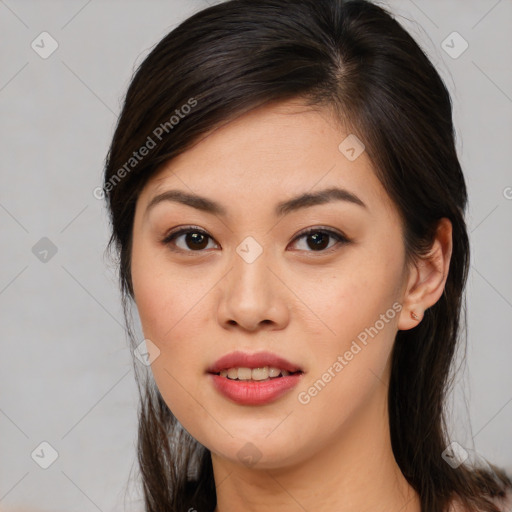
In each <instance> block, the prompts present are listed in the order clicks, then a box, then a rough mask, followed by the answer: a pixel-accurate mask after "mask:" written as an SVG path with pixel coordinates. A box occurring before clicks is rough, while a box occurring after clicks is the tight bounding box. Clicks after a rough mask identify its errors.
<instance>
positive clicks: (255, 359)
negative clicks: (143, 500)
mask: <svg viewBox="0 0 512 512" xmlns="http://www.w3.org/2000/svg"><path fill="white" fill-rule="evenodd" d="M264 366H273V367H275V368H279V369H281V370H286V371H288V372H290V373H292V374H293V375H287V376H286V377H277V378H273V379H270V380H266V381H264V382H263V381H240V380H231V379H228V378H227V377H221V376H220V375H217V373H219V372H220V371H221V370H228V369H229V368H262V367H264ZM207 372H208V373H209V374H210V376H209V377H210V378H211V379H212V384H213V385H214V387H215V388H216V389H217V391H219V392H220V393H221V394H222V395H224V396H225V397H226V398H229V399H230V400H232V401H233V402H235V403H238V404H244V405H262V404H265V403H269V402H273V401H274V400H277V399H278V398H279V397H280V396H282V395H283V394H285V393H286V392H287V391H289V390H290V389H292V388H293V387H295V386H296V385H297V384H298V383H299V381H300V379H301V378H302V375H303V373H304V372H303V371H302V370H301V369H300V368H299V366H297V365H295V364H293V363H291V362H290V361H288V360H286V359H284V358H282V357H279V356H276V355H275V354H272V353H271V352H258V353H256V354H246V353H245V352H240V351H236V352H231V353H230V354H227V355H225V356H223V357H221V358H220V359H219V360H217V361H216V362H215V363H214V364H213V365H211V366H210V367H209V368H208V370H207ZM295 372H298V373H295Z"/></svg>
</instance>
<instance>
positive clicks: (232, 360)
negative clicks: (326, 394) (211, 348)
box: [206, 351, 303, 373]
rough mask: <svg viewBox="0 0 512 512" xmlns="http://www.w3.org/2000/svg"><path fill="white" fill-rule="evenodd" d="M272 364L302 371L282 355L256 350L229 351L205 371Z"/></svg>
mask: <svg viewBox="0 0 512 512" xmlns="http://www.w3.org/2000/svg"><path fill="white" fill-rule="evenodd" d="M264 366H273V367H275V368H279V369H281V370H286V371H288V372H290V373H294V372H297V371H301V372H302V371H303V370H302V369H301V368H300V367H299V366H298V365H296V364H293V363H291V362H290V361H288V360H286V359H284V358H283V357H280V356H277V355H276V354H272V352H257V353H255V354H247V353H245V352H240V351H236V352H231V353H230V354H226V355H225V356H222V357H221V358H220V359H218V360H217V361H215V363H213V364H212V365H211V366H210V367H209V368H208V369H207V370H206V371H207V372H208V373H219V372H220V371H221V370H229V368H263V367H264Z"/></svg>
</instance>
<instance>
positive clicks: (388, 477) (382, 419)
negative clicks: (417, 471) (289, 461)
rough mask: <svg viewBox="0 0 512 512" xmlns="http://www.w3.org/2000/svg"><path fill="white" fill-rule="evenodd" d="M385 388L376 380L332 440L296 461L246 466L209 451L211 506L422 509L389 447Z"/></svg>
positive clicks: (228, 509) (228, 511) (247, 510)
mask: <svg viewBox="0 0 512 512" xmlns="http://www.w3.org/2000/svg"><path fill="white" fill-rule="evenodd" d="M386 393H387V387H386V386H384V385H382V386H379V389H378V390H377V391H376V392H375V394H374V395H373V398H372V403H367V404H365V408H364V409H363V410H361V411H359V412H358V413H355V414H354V415H353V416H352V417H351V421H350V424H345V425H343V429H342V431H340V432H339V433H338V434H337V435H336V439H337V441H336V443H330V444H327V445H326V446H325V447H324V448H323V449H322V450H321V451H317V452H316V453H314V454H313V455H312V456H311V457H309V458H305V459H304V460H302V461H301V463H300V464H298V465H295V466H290V467H285V468H283V467H281V468H272V469H256V468H255V467H252V468H248V467H245V466H241V465H240V464H237V463H235V462H233V461H230V460H227V459H224V458H221V457H219V456H218V455H216V454H214V453H212V464H213V472H214V478H215V485H216V487H217V507H216V508H215V512H235V511H240V510H244V512H297V511H301V510H302V511H303V510H315V512H330V511H332V510H336V511H337V512H354V511H358V512H384V511H389V510H397V511H398V510H399V511H400V512H421V505H420V500H419V496H418V494H417V493H416V491H414V489H413V488H412V487H411V486H410V485H409V483H408V482H407V480H406V479H405V477H404V476H403V474H402V472H401V471H400V468H399V466H398V464H397V463H396V460H395V458H394V455H393V452H392V448H391V439H390V432H389V421H388V412H387V394H386Z"/></svg>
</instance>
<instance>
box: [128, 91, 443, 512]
mask: <svg viewBox="0 0 512 512" xmlns="http://www.w3.org/2000/svg"><path fill="white" fill-rule="evenodd" d="M347 135H348V134H346V133H345V134H344V133H340V128H339V126H337V125H336V123H335V122H334V121H333V118H332V117H331V116H330V114H329V113H328V112H327V111H326V110H322V109H311V108H308V107H305V106H304V105H303V104H300V102H298V101H287V102H283V103H280V104H273V105H267V106H265V107H261V108H259V109H256V110H254V111H252V112H250V113H248V114H245V115H243V116H241V117H239V118H238V119H235V120H234V121H232V122H230V123H228V124H226V125H224V126H222V127H221V128H219V129H217V130H215V131H213V132H211V133H210V134H209V135H208V137H206V138H204V139H202V140H201V141H200V142H199V143H198V144H196V145H195V146H193V147H192V148H191V149H189V150H188V151H187V152H185V153H183V154H181V155H180V156H178V157H177V158H175V159H174V160H172V161H171V162H168V163H166V164H165V165H164V166H163V167H162V168H161V169H160V170H159V171H158V173H156V174H155V175H153V176H152V178H151V179H150V180H149V181H148V183H147V184H146V186H145V188H144V189H143V191H142V192H141V194H140V196H139V198H138V201H137V205H136V213H135V219H134V226H133V248H132V268H131V271H132V280H133V287H134V295H135V302H136V305H137V308H138V312H139V315H140V319H141V323H142V328H143V332H144V335H145V337H146V338H147V339H149V340H151V342H152V344H153V345H151V347H157V348H158V350H156V349H155V348H151V347H148V349H149V351H150V354H153V357H156V359H155V360H154V362H153V363H152V365H151V368H152V371H153V375H154V378H155V381H156V384H157V386H158V388H159V390H160V392H161V394H162V396H163V398H164V400H165V401H166V403H167V405H168V406H169V408H170V409H171V410H172V411H173V413H174V414H175V416H176V417H177V418H178V420H179V421H180V422H181V424H182V425H183V426H184V428H185V429H186V430H187V431H188V432H189V433H190V434H191V435H192V436H193V437H194V438H196V439H197V440H198V441H199V442H200V443H202V444H203V445H204V446H206V447H207V448H208V449H209V450H210V451H211V453H212V462H213V469H214V475H215V482H216V486H217V500H218V504H217V507H216V509H215V512H234V511H240V510H244V511H247V512H252V511H258V512H262V511H263V512H267V511H268V512H270V511H273V512H275V511H278V512H296V511H303V510H309V511H311V510H315V511H320V512H322V511H332V510H336V511H338V512H348V511H354V510H358V511H361V512H365V511H372V512H377V511H383V512H384V511H389V510H395V511H401V512H420V510H421V508H420V502H419V497H418V495H417V493H416V492H415V491H414V490H413V489H412V488H411V487H410V486H409V484H408V483H407V481H406V480H405V478H404V477H403V475H402V473H401V472H400V469H399V467H398V465H397V463H396V461H395V459H394V457H393V452H392V449H391V441H390V433H389V427H388V422H389V419H388V413H387V390H388V381H389V371H390V353H391V349H392V347H393V343H394V339H395V336H396V333H397V331H398V330H401V329H402V330H405V329H411V328H414V327H415V326H416V325H418V323H419V322H420V321H421V319H422V315H423V312H424V311H425V310H426V309H427V308H429V307H430V306H432V305H433V304H435V303H436V302H437V300H438V299H439V298H440V297H441V295H442V293H443V289H444V285H445V282H446V277H447V274H448V268H449V260H450V256H451V250H452V238H451V224H450V222H449V221H448V220H447V219H442V220H441V222H440V223H439V229H438V233H437V237H436V239H435V242H434V244H433V246H432V252H431V256H430V257H429V258H426V259H425V260H423V261H421V262H420V263H418V264H414V265H412V264H411V265H406V263H405V250H404V245H403V241H402V238H401V237H402V225H401V223H400V218H399V216H398V212H397V210H396V208H395V206H394V204H393V203H392V202H391V200H390V198H389V196H388V195H387V193H386V192H385V190H384V189H383V187H382V185H381V184H380V182H379V181H378V179H377V178H376V176H375V174H374V172H373V170H372V167H371V164H370V161H369V159H368V156H367V154H366V153H365V152H363V153H362V154H361V155H360V156H359V157H358V158H356V159H355V160H354V161H350V160H349V159H347V158H346V157H345V155H344V154H342V153H341V151H340V150H339V149H338V146H339V144H340V143H341V142H342V141H343V140H344V139H345V137H346V136H347ZM332 186H338V187H340V186H341V187H344V188H346V189H348V190H349V191H351V192H352V193H354V194H356V195H357V196H358V197H359V198H360V199H361V200H362V201H363V202H364V203H365V204H366V208H362V207H361V206H358V205H355V204H352V203H349V202H344V201H332V202H329V203H325V204H321V205H315V206H310V207H307V208H303V209H300V210H297V211H294V212H291V213H289V214H287V215H284V216H280V217H277V216H276V215H275V213H274V208H275V205H276V204H277V203H279V202H281V201H283V200H286V199H289V198H291V197H294V196H296V195H299V194H302V193H304V192H315V191H318V190H320V189H324V188H329V187H332ZM169 189H179V190H183V191H186V192H194V193H196V194H199V195H201V196H205V197H207V198H209V199H211V200H214V201H216V202H219V203H221V205H223V206H224V207H225V209H226V210H227V216H225V217H224V216H220V215H215V214H212V213H207V212H203V211H199V210H197V209H195V208H193V207H191V206H187V205H184V204H180V203H178V202H171V201H164V202H160V203H158V204H157V205H155V206H154V207H153V208H151V209H150V210H147V207H148V204H149V202H150V201H151V199H152V198H153V197H154V196H156V195H158V194H160V193H162V192H163V191H166V190H169ZM188 225H193V226H197V227H200V228H201V230H202V231H206V232H207V234H208V236H209V237H211V238H208V237H207V238H206V239H205V241H204V243H203V245H201V244H200V243H199V244H198V242H196V245H194V241H193V240H192V241H191V240H190V238H189V240H188V243H187V239H186V238H185V235H182V236H180V237H178V238H177V239H175V240H174V245H172V242H171V243H170V244H169V245H167V246H166V245H165V244H163V243H162V241H161V240H162V239H163V238H164V237H165V235H166V233H168V232H169V231H170V230H171V229H172V228H176V227H178V226H180V227H186V226H188ZM307 228H319V229H320V228H323V229H327V228H328V229H329V230H331V231H334V232H339V233H340V234H343V235H344V236H346V237H347V238H348V239H349V242H348V243H345V244H344V243H341V242H338V241H337V240H336V239H335V238H332V237H330V238H327V239H326V240H325V245H323V246H322V248H321V249H315V246H314V243H312V240H311V236H310V237H308V236H301V237H300V238H297V236H298V235H299V234H300V232H302V231H304V230H306V229H307ZM190 230H191V231H192V232H197V228H196V229H194V228H190ZM247 236H251V237H253V238H254V239H255V240H256V241H257V243H258V244H259V245H260V246H261V248H262V249H263V252H262V254H261V255H260V256H259V257H258V258H257V259H256V260H255V261H253V262H252V263H248V262H247V261H245V260H244V259H243V258H242V257H241V256H240V255H239V254H238V253H237V251H236V248H237V246H239V244H240V243H241V242H242V241H243V240H244V239H245V238H246V237H247ZM317 236H318V235H317ZM308 241H309V243H308ZM200 242H201V241H200ZM313 242H314V240H313ZM198 245H199V246H200V247H202V248H200V249H197V247H198ZM327 245H328V247H325V246H327ZM172 248H174V249H175V250H174V251H173V250H172ZM329 249H333V250H331V251H329ZM251 250H252V249H251ZM394 303H398V304H400V306H401V310H400V311H399V312H396V315H395V316H394V318H392V319H388V321H387V322H385V323H384V327H383V328H381V329H380V330H379V331H378V334H377V335H374V337H373V338H371V337H369V338H368V342H367V344H366V345H362V344H361V343H359V345H360V346H361V350H360V351H359V352H358V353H357V355H355V356H354V357H353V359H352V360H350V361H348V364H347V365H346V366H344V367H343V369H342V370H341V371H340V372H338V373H336V374H335V375H336V376H335V377H333V378H332V379H331V380H330V382H328V383H327V384H326V385H325V387H323V389H321V391H320V392H318V393H317V394H316V396H314V397H312V398H311V400H310V401H309V403H307V404H304V403H300V402H299V400H298V395H299V393H300V392H305V391H306V392H307V390H308V388H309V387H310V386H312V385H313V384H314V383H315V382H316V381H318V379H320V378H321V377H322V375H323V374H324V373H325V372H326V370H327V369H328V368H329V367H332V366H333V364H334V363H335V362H336V360H337V357H338V356H339V355H343V354H345V352H346V351H347V350H349V348H350V346H351V343H352V342H353V341H354V340H357V336H358V334H360V333H361V332H362V331H364V330H365V328H369V327H370V326H374V325H375V324H376V321H377V320H379V318H381V317H380V315H382V314H386V311H388V310H390V308H392V305H393V304H394ZM411 311H414V312H415V313H416V314H418V315H419V317H420V319H419V320H415V319H413V318H412V317H411ZM234 350H242V351H245V352H248V353H253V352H258V351H262V350H268V351H271V352H274V353H276V354H278V355H280V356H283V357H285V358H286V359H288V360H290V361H292V362H293V363H295V364H297V365H299V366H300V367H301V368H302V370H303V371H304V375H303V376H302V381H301V382H300V384H299V385H298V386H297V387H296V388H294V389H292V390H291V391H290V392H288V393H287V394H286V395H284V396H282V397H280V398H279V399H278V400H277V401H275V402H273V403H270V404H265V405H263V406H248V405H238V404H235V403H233V402H231V401H230V400H228V399H227V398H225V397H224V396H222V395H220V394H219V393H218V392H217V391H216V390H215V388H214V387H213V386H212V385H211V384H210V381H209V376H208V375H207V373H206V369H207V367H208V366H209V365H210V364H212V363H213V362H214V361H216V360H217V359H218V358H219V357H221V356H222V355H224V354H227V353H229V352H232V351H234ZM249 441H250V442H251V443H252V445H254V446H253V447H252V448H250V449H249V448H247V447H246V448H245V449H246V450H247V449H249V451H250V450H252V452H253V453H254V454H257V456H258V457H259V460H258V461H257V463H256V464H252V465H251V464H249V463H246V462H244V461H243V460H241V458H239V456H238V452H239V450H241V449H242V448H243V447H244V446H245V445H246V443H247V442H249ZM254 447H256V448H254ZM255 457H256V455H255Z"/></svg>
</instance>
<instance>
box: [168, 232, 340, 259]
mask: <svg viewBox="0 0 512 512" xmlns="http://www.w3.org/2000/svg"><path fill="white" fill-rule="evenodd" d="M188 233H197V234H200V235H205V236H207V237H208V238H210V239H211V240H213V237H211V236H210V235H209V234H208V233H207V232H206V231H204V230H202V229H200V228H198V227H196V226H186V227H184V228H181V229H178V230H176V231H172V232H171V233H168V234H167V235H166V236H165V238H164V239H163V240H162V244H163V245H165V246H168V247H169V248H170V249H171V250H172V251H174V252H181V253H202V252H205V250H204V249H200V250H197V251H193V250H185V249H180V248H175V247H171V246H172V245H173V244H172V243H171V242H173V241H174V240H175V239H176V238H178V237H179V236H181V235H186V234H188ZM317 233H322V234H324V235H329V236H330V237H332V238H334V239H335V240H336V241H337V242H338V243H337V244H335V245H334V246H333V247H330V248H329V249H322V250H320V251H313V250H310V251H306V252H312V253H315V252H318V253H321V254H322V253H323V254H330V253H332V252H333V251H336V250H337V249H339V247H338V246H339V245H340V244H341V245H346V244H348V243H350V240H349V239H348V238H347V237H346V236H344V235H342V234H341V233H338V232H336V231H332V230H331V229H327V228H322V227H315V228H309V229H307V230H306V231H303V232H301V233H299V234H298V235H297V236H296V237H295V238H294V239H293V240H292V243H294V242H296V241H297V240H299V239H301V238H304V237H307V236H308V235H312V234H317Z"/></svg>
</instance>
